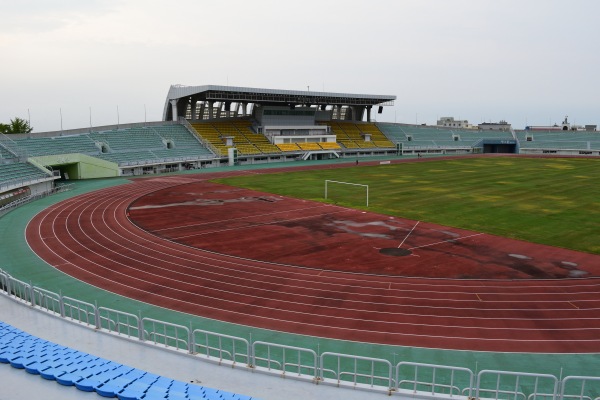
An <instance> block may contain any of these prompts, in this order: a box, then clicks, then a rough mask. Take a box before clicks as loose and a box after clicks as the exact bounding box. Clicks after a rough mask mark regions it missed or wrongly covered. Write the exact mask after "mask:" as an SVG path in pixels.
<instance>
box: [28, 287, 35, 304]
mask: <svg viewBox="0 0 600 400" xmlns="http://www.w3.org/2000/svg"><path fill="white" fill-rule="evenodd" d="M27 291H28V292H29V302H30V303H31V307H35V298H34V297H33V283H32V282H31V281H29V288H28V289H27Z"/></svg>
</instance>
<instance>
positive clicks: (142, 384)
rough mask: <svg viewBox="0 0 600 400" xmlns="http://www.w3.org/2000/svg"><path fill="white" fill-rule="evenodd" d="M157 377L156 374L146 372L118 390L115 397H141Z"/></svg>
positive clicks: (134, 399)
mask: <svg viewBox="0 0 600 400" xmlns="http://www.w3.org/2000/svg"><path fill="white" fill-rule="evenodd" d="M158 378H159V376H158V375H155V374H150V373H147V374H145V375H144V376H142V377H141V378H139V379H138V380H136V381H135V382H133V383H132V384H131V385H129V386H127V387H126V388H124V389H123V390H121V391H120V392H118V393H117V397H118V398H119V399H120V400H137V399H141V398H142V397H144V395H145V394H146V392H147V391H148V389H150V387H151V386H152V384H153V383H154V382H155V381H156V380H157V379H158Z"/></svg>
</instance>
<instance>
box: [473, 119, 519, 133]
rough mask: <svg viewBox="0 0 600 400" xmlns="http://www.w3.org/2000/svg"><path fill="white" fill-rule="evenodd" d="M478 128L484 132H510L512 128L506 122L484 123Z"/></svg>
mask: <svg viewBox="0 0 600 400" xmlns="http://www.w3.org/2000/svg"><path fill="white" fill-rule="evenodd" d="M477 127H478V128H479V129H480V130H482V131H510V130H511V128H512V126H511V125H510V124H509V123H508V122H506V121H504V120H502V121H500V122H484V123H481V124H479V125H477Z"/></svg>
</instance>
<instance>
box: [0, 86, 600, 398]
mask: <svg viewBox="0 0 600 400" xmlns="http://www.w3.org/2000/svg"><path fill="white" fill-rule="evenodd" d="M395 100H396V96H393V95H369V94H350V93H330V92H313V91H308V90H307V91H295V90H276V89H260V88H245V87H230V86H217V85H204V86H182V85H173V86H171V87H170V89H169V91H168V94H167V98H166V100H165V103H164V110H163V116H162V120H161V121H154V122H139V123H131V124H124V125H114V126H100V127H89V128H81V129H73V130H65V131H55V132H39V133H37V132H36V133H30V134H19V135H10V136H8V135H0V218H2V219H0V225H2V222H4V223H5V224H8V223H9V222H7V221H10V222H11V223H12V226H11V228H12V229H15V230H16V234H15V235H14V236H18V237H19V238H17V239H15V240H22V238H23V236H24V235H23V232H22V230H24V229H25V228H24V226H25V225H26V224H27V221H30V220H31V219H33V217H34V216H35V215H36V214H37V213H39V212H41V211H42V210H44V209H48V208H50V207H53V206H54V205H55V204H56V203H58V202H59V200H65V199H66V200H68V199H69V198H70V195H69V193H62V194H61V195H59V196H62V197H61V198H60V199H58V198H57V199H55V200H53V199H51V197H50V198H46V199H45V200H41V201H39V202H33V200H38V199H40V198H41V197H45V196H48V195H50V194H55V193H57V192H61V191H63V190H65V189H68V188H69V185H68V183H69V182H70V181H77V184H78V185H81V186H79V187H78V189H77V190H78V191H76V194H82V193H88V192H92V191H93V190H94V189H96V188H105V187H108V186H110V185H120V184H122V183H123V182H124V181H125V180H126V179H127V178H129V177H139V176H147V175H156V174H162V173H177V172H184V171H193V170H196V169H207V168H214V169H217V168H218V170H219V171H228V169H229V168H231V167H235V168H236V169H245V168H252V167H254V166H256V167H265V168H266V167H270V166H271V165H267V164H272V166H278V165H279V166H281V164H282V163H286V162H288V163H294V164H293V165H300V166H302V165H307V164H309V163H311V162H313V164H321V163H322V164H327V163H335V162H344V161H346V162H348V161H354V160H355V159H356V160H358V159H359V158H360V159H364V160H370V159H372V160H381V159H386V160H387V159H393V158H395V159H398V158H402V157H405V156H406V157H414V156H417V155H423V154H425V155H430V156H436V155H445V156H452V155H467V154H483V153H506V154H536V155H537V154H542V155H543V154H552V155H565V156H585V157H590V156H592V157H593V156H599V157H600V134H599V133H598V132H595V131H593V132H581V131H543V130H535V131H532V130H508V131H482V130H478V129H453V128H450V127H442V126H427V125H416V124H414V125H413V124H404V123H391V122H382V121H376V116H377V115H378V114H381V113H382V110H383V107H388V106H393V105H394V101H395ZM261 164H264V165H261ZM231 169H232V170H233V168H231ZM203 172H204V171H203ZM181 176H183V175H181ZM119 177H121V178H122V179H118V178H119ZM97 178H117V179H114V180H113V179H110V180H104V179H97ZM181 179H182V181H181V182H182V183H184V182H185V181H184V179H183V178H181ZM107 181H108V183H107ZM44 201H45V202H44ZM26 203H29V204H28V205H26V206H24V207H19V206H21V205H24V204H26ZM9 212H10V214H9ZM19 213H22V214H19ZM11 217H14V218H11ZM15 221H17V222H18V223H17V222H15ZM82 223H87V221H84V222H82ZM19 224H22V225H19ZM2 226H5V225H2ZM13 233H15V232H13ZM13 233H10V234H9V233H6V235H7V237H8V236H9V235H11V236H12V235H13ZM62 234H64V235H65V237H67V236H69V235H70V232H62ZM43 239H44V238H43ZM69 240H74V241H75V240H77V238H74V237H71V236H70V239H69ZM11 243H12V242H11ZM13 250H14V251H13ZM3 251H5V252H6V251H7V249H6V248H3ZM10 252H11V254H10V257H9V256H8V255H7V256H6V258H5V260H4V263H5V264H6V265H4V264H0V308H2V309H3V315H2V316H1V317H0V364H2V363H3V364H10V365H11V366H12V367H13V368H12V369H14V370H27V372H29V374H18V373H16V372H15V373H14V374H13V372H6V368H7V366H6V365H0V382H2V383H3V385H2V387H3V389H0V398H1V397H2V390H5V388H6V387H7V386H6V385H7V382H8V381H10V382H13V384H14V385H20V386H23V390H24V391H25V392H22V393H27V394H26V395H24V396H23V397H30V398H34V397H44V398H50V399H58V398H61V399H70V398H80V397H78V396H79V395H78V394H77V393H78V392H77V391H75V390H71V389H72V388H66V386H77V387H78V388H79V389H80V390H82V391H86V392H89V391H95V392H97V393H98V394H100V395H101V396H103V397H118V398H120V399H130V398H131V399H138V398H140V399H141V398H144V399H155V398H156V399H158V398H160V399H170V398H172V399H188V398H200V399H231V400H236V399H238V400H249V399H251V398H259V397H260V398H263V399H266V400H268V399H276V398H286V399H288V400H299V399H308V398H345V399H350V400H352V399H371V398H380V397H382V396H383V395H389V396H395V397H399V398H414V397H417V398H421V399H430V400H431V399H436V398H440V397H442V398H444V399H447V398H459V399H461V400H469V399H474V398H492V399H496V400H500V399H519V400H526V399H533V400H535V399H536V398H538V397H539V398H544V399H546V400H566V399H569V400H584V399H585V400H590V399H598V398H600V397H598V396H600V394H598V393H597V392H598V390H597V389H598V387H599V386H598V385H599V382H600V378H594V377H580V376H574V377H563V376H556V377H555V376H550V375H549V374H542V373H540V374H537V375H536V374H523V375H515V374H512V375H511V373H510V372H503V371H477V370H476V369H475V370H474V371H471V370H466V369H464V368H454V367H450V366H448V365H450V364H452V360H448V359H444V360H443V362H444V363H445V364H440V365H430V364H427V363H422V364H419V363H410V362H407V363H404V364H402V365H400V364H396V365H392V364H391V363H390V362H387V361H386V362H387V363H386V362H383V361H382V360H381V359H378V358H376V357H366V356H364V355H362V356H354V355H352V354H345V353H343V351H344V348H343V346H342V345H341V344H340V345H339V347H337V348H336V349H335V351H329V352H325V353H323V354H317V353H315V352H313V351H312V350H307V349H304V348H299V347H295V346H293V345H289V344H288V345H284V344H280V343H273V342H267V341H260V340H258V341H254V342H252V337H251V334H250V337H245V336H244V337H241V336H242V335H241V334H240V336H236V333H235V332H229V333H225V334H224V333H215V332H209V331H206V330H202V329H195V330H194V329H192V327H191V325H192V322H191V321H190V322H189V326H182V325H176V324H174V323H171V322H168V321H162V320H160V319H159V318H155V317H143V316H142V313H143V312H148V313H150V311H149V309H151V307H148V306H147V305H146V304H140V303H136V304H135V305H134V306H132V307H137V310H138V311H137V312H124V311H119V310H116V309H115V308H116V307H118V306H119V304H120V303H121V302H123V303H125V302H128V301H129V300H130V299H124V298H118V299H116V300H115V298H116V297H117V296H116V295H113V294H112V293H107V294H106V297H105V298H104V300H105V301H106V302H108V303H109V304H111V307H115V308H110V307H103V306H102V304H100V305H99V304H97V303H93V302H89V301H84V300H78V299H76V298H74V297H67V296H65V295H63V293H62V290H63V288H64V287H63V286H61V285H63V284H64V283H63V282H64V281H63V278H64V276H63V274H62V273H58V272H57V271H56V270H53V269H52V271H45V270H44V272H42V273H38V275H37V276H36V280H37V281H38V282H37V283H34V282H31V281H30V279H29V277H27V276H23V275H18V274H15V271H18V272H21V273H23V274H26V272H23V271H26V270H27V268H21V267H20V265H21V264H22V263H24V262H25V263H32V264H35V263H37V264H39V263H42V262H41V261H40V260H39V259H37V258H35V257H32V255H31V254H32V250H31V249H30V248H29V247H27V245H26V243H25V242H18V245H15V246H14V247H11V249H10ZM57 257H58V256H57ZM34 258H35V260H34ZM32 260H33V261H32ZM63 261H64V263H65V264H69V261H68V260H63ZM37 264H36V265H37ZM15 265H19V267H15ZM5 266H8V267H9V268H7V269H6V270H4V267H5ZM44 267H47V265H46V264H44ZM36 268H37V267H36ZM42 269H43V268H42ZM47 269H48V270H50V269H51V268H47ZM13 275H15V276H13ZM40 280H42V281H43V282H45V283H44V284H40V283H39V281H40ZM68 282H69V283H68V285H71V281H68ZM44 285H45V286H44ZM73 286H77V284H73ZM477 297H479V296H477ZM109 298H110V300H107V299H109ZM166 307H167V306H166ZM164 311H165V310H164V309H163V310H161V312H164ZM167 311H168V310H167ZM160 315H164V314H160ZM13 325H14V326H13ZM17 326H18V328H17ZM36 335H37V336H47V337H45V338H40V337H37V336H36ZM99 337H100V339H99ZM315 340H317V342H318V340H319V339H318V338H317V339H315ZM273 341H275V339H273ZM61 342H62V343H61ZM64 342H67V343H68V344H64ZM223 343H227V344H232V343H233V344H232V345H231V346H232V347H233V350H232V349H231V348H227V349H226V350H225V347H222V346H223ZM319 345H320V344H319ZM236 346H238V348H237V350H236ZM244 346H246V347H244ZM261 346H262V347H264V348H266V349H267V350H265V351H264V352H263V353H259V352H258V350H257V349H259V348H260V347H261ZM241 349H243V350H241ZM432 351H433V350H432ZM257 354H258V355H257ZM292 354H293V355H292ZM421 354H422V353H421ZM325 356H328V357H331V359H334V358H335V360H336V362H337V368H338V369H337V370H336V369H335V368H336V367H334V366H331V365H334V364H335V362H332V361H330V364H328V365H329V366H330V367H331V368H330V369H326V368H325V367H324V366H323V365H322V364H321V363H323V360H324V359H325V358H324V357H325ZM305 357H306V358H305ZM311 357H312V358H311ZM508 358H510V357H508ZM307 359H309V360H312V361H306V360H307ZM342 359H344V361H340V360H342ZM348 360H350V361H348ZM311 362H312V363H311ZM344 362H348V364H344V365H352V364H353V365H354V367H353V368H354V369H353V368H352V367H349V369H348V370H344V371H341V370H340V369H339V368H341V367H340V365H341V364H343V363H344ZM508 362H509V363H510V360H509V361H508ZM40 363H42V364H43V363H46V364H44V366H43V368H41V369H40V368H38V367H40ZM359 364H360V365H361V367H360V370H359V369H358V368H357V367H356V366H357V365H359ZM388 364H389V365H388ZM446 364H448V365H446ZM222 365H225V366H227V367H229V368H222V367H220V366H222ZM46 367H48V368H46ZM35 368H38V369H35ZM401 368H406V369H408V370H410V371H411V372H410V373H409V374H407V376H408V375H410V374H412V375H410V376H408V377H403V376H401V371H400V369H401ZM8 369H9V370H12V369H11V368H8ZM375 370H377V372H374V371H375ZM381 371H385V372H384V373H382V372H381ZM256 372H260V373H256ZM561 372H562V371H561ZM482 373H483V378H482V379H481V380H480V378H481V376H482ZM35 374H38V375H41V376H42V377H43V378H45V380H53V381H56V382H58V383H60V385H56V382H55V383H54V384H52V383H47V382H44V383H43V384H40V382H41V381H40V379H39V377H36V376H31V375H35ZM327 374H329V376H333V377H334V378H329V379H327V378H324V376H326V375H327ZM436 374H438V375H436ZM590 374H592V375H598V374H597V371H596V372H590ZM273 375H275V376H277V377H280V378H281V377H284V378H291V379H279V380H277V379H278V378H276V377H273ZM459 375H460V376H461V378H460V379H459V378H458V376H459ZM506 375H510V376H511V377H513V378H515V379H516V381H517V384H516V385H515V387H514V388H508V389H507V388H505V387H502V388H500V384H499V382H500V377H501V376H506ZM167 376H168V378H167ZM436 376H437V378H436ZM442 376H443V378H440V377H442ZM198 377H202V379H200V378H198ZM436 379H438V380H436ZM439 379H441V380H439ZM496 379H497V381H496ZM519 379H522V381H521V383H519ZM543 379H547V380H548V381H549V382H550V383H549V384H545V385H544V386H543V389H539V390H538V383H539V382H540V380H543ZM525 381H527V383H526V384H525V383H522V382H525ZM307 382H308V383H307ZM490 382H492V383H491V384H490ZM494 382H498V385H497V386H496V387H494ZM574 382H575V383H580V384H581V385H582V386H581V393H584V392H585V393H586V395H585V396H584V395H581V396H579V395H564V396H563V393H562V392H561V390H563V389H564V388H565V387H566V385H567V384H569V385H573V384H574ZM590 382H591V383H590ZM586 383H588V384H589V387H594V391H595V392H592V393H593V395H588V393H587V392H586V390H588V389H584V387H585V385H586ZM205 384H206V386H204V385H205ZM317 384H318V385H317ZM488 384H489V385H488ZM49 385H50V386H49ZM52 385H53V386H52ZM486 385H488V386H486ZM520 385H522V386H524V387H526V390H525V389H523V388H522V387H521V386H520ZM540 385H541V384H540ZM594 385H596V386H594ZM63 386H65V387H63ZM340 387H341V388H350V390H345V389H340ZM549 387H550V389H548V388H549ZM357 389H359V390H357ZM480 389H481V390H482V391H483V392H481V396H480V392H479V390H480ZM27 390H30V391H29V392H27ZM340 390H345V391H344V392H343V393H342V392H340ZM74 393H75V394H74ZM237 393H243V394H237ZM250 393H258V395H257V397H251V396H250ZM80 394H81V393H80ZM484 394H485V395H484Z"/></svg>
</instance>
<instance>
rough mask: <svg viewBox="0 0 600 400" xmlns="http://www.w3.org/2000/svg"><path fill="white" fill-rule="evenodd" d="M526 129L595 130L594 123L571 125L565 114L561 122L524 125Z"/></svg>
mask: <svg viewBox="0 0 600 400" xmlns="http://www.w3.org/2000/svg"><path fill="white" fill-rule="evenodd" d="M525 129H526V130H528V131H584V130H585V131H589V132H593V131H595V130H596V125H585V126H580V125H571V123H570V122H569V118H568V116H565V119H564V120H563V122H562V124H560V125H559V124H554V125H552V126H526V127H525Z"/></svg>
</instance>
